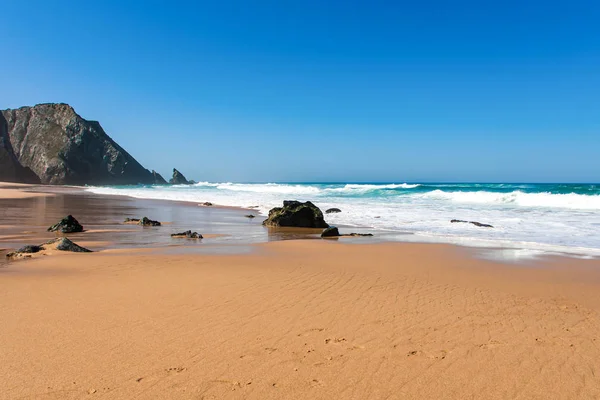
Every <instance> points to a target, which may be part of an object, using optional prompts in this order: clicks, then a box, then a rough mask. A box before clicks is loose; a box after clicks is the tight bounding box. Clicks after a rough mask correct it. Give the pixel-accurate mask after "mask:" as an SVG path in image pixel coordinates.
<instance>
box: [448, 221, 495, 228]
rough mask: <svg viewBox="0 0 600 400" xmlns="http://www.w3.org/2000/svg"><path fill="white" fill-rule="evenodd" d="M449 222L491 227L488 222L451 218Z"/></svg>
mask: <svg viewBox="0 0 600 400" xmlns="http://www.w3.org/2000/svg"><path fill="white" fill-rule="evenodd" d="M450 222H451V223H453V224H455V223H462V224H472V225H475V226H478V227H480V228H493V226H492V225H490V224H482V223H481V222H477V221H463V220H462V219H453V220H452V221H450Z"/></svg>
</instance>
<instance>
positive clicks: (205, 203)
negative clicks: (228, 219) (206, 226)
mask: <svg viewBox="0 0 600 400" xmlns="http://www.w3.org/2000/svg"><path fill="white" fill-rule="evenodd" d="M202 205H203V206H206V207H210V206H212V205H213V203H211V202H210V201H207V202H204V203H202Z"/></svg>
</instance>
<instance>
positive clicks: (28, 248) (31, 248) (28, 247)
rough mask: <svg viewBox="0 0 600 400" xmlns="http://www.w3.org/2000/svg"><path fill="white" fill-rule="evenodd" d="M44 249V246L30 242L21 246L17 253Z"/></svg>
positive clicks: (35, 251)
mask: <svg viewBox="0 0 600 400" xmlns="http://www.w3.org/2000/svg"><path fill="white" fill-rule="evenodd" d="M41 250H42V246H36V245H34V244H28V245H26V246H23V247H21V248H20V249H19V250H17V251H16V253H37V252H39V251H41Z"/></svg>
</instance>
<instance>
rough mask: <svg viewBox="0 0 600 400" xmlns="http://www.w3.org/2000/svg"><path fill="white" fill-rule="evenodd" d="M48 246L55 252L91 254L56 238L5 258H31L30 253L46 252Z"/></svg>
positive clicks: (67, 241)
mask: <svg viewBox="0 0 600 400" xmlns="http://www.w3.org/2000/svg"><path fill="white" fill-rule="evenodd" d="M48 246H52V247H54V248H55V249H56V250H60V251H72V252H76V253H91V252H92V251H91V250H89V249H86V248H85V247H81V246H79V245H77V244H75V243H73V242H72V241H71V240H69V239H67V238H57V239H53V240H50V241H49V242H46V243H43V244H40V245H39V246H36V245H27V246H23V247H21V248H20V249H19V250H17V251H14V252H12V253H8V254H7V255H6V257H8V258H25V257H31V255H30V254H32V253H38V252H40V251H42V250H48Z"/></svg>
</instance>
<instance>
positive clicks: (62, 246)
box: [42, 238, 92, 253]
mask: <svg viewBox="0 0 600 400" xmlns="http://www.w3.org/2000/svg"><path fill="white" fill-rule="evenodd" d="M46 245H54V246H56V250H60V251H72V252H75V253H91V252H92V251H91V250H89V249H86V248H85V247H81V246H79V245H78V244H75V243H73V242H72V241H70V240H69V239H67V238H58V239H54V240H51V241H49V242H47V243H46ZM42 246H44V247H46V246H45V245H42Z"/></svg>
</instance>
